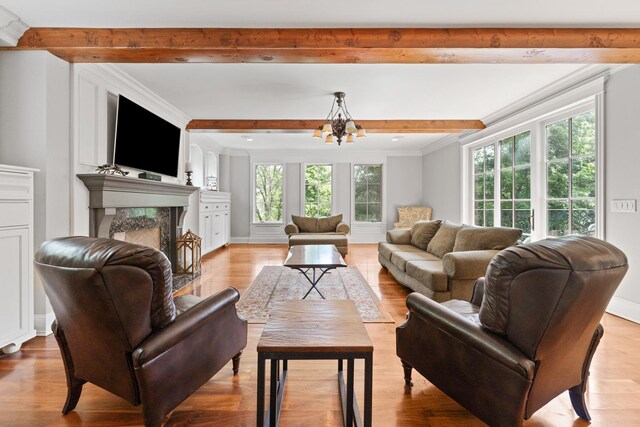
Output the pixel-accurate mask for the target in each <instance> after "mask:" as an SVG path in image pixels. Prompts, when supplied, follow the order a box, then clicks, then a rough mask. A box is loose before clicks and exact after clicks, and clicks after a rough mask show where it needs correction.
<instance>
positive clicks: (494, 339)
mask: <svg viewBox="0 0 640 427" xmlns="http://www.w3.org/2000/svg"><path fill="white" fill-rule="evenodd" d="M407 307H408V308H409V310H410V316H409V318H408V319H407V321H406V322H405V324H408V323H410V322H412V319H411V317H412V316H417V317H418V318H419V319H420V320H422V321H424V322H426V323H429V324H430V325H431V326H432V327H436V328H438V329H440V330H441V331H444V332H445V333H446V334H448V335H449V336H451V337H453V338H454V339H456V340H458V341H460V342H462V343H464V344H465V345H467V346H469V347H471V348H473V349H475V350H477V351H478V352H479V353H481V354H483V355H484V356H486V357H489V358H490V359H492V360H495V361H496V362H498V363H500V364H501V365H503V366H506V367H508V368H509V369H511V370H513V371H515V372H519V373H520V374H521V375H522V376H523V377H524V378H527V379H529V380H531V379H532V378H533V374H534V371H535V363H534V362H533V361H531V360H529V359H528V358H527V357H526V356H525V355H524V354H523V353H522V352H521V351H520V350H518V349H517V348H516V347H515V346H514V345H513V344H511V343H510V342H509V341H507V340H506V339H504V338H502V337H501V336H499V335H498V334H495V333H493V332H491V331H489V330H488V329H485V328H483V327H482V326H480V325H477V324H475V323H473V322H470V321H468V320H467V319H465V318H464V317H462V316H460V315H459V314H458V313H456V312H454V311H452V310H449V309H448V308H446V307H445V306H443V305H441V304H439V303H437V302H435V301H433V300H430V299H429V298H427V297H425V296H424V295H422V294H419V293H417V292H413V293H411V294H410V295H409V296H408V297H407ZM403 326H404V325H402V326H400V328H402V327H403Z"/></svg>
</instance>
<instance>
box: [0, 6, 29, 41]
mask: <svg viewBox="0 0 640 427" xmlns="http://www.w3.org/2000/svg"><path fill="white" fill-rule="evenodd" d="M28 29H29V26H28V25H27V24H25V23H24V22H22V20H21V19H20V17H19V16H17V15H15V14H13V13H11V12H10V11H8V10H7V9H5V8H4V7H2V6H0V46H11V47H15V46H17V45H18V40H20V37H22V35H23V34H24V32H25V31H27V30H28Z"/></svg>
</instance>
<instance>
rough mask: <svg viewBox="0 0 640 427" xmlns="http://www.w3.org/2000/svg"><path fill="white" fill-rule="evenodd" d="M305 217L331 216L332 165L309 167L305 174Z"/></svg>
mask: <svg viewBox="0 0 640 427" xmlns="http://www.w3.org/2000/svg"><path fill="white" fill-rule="evenodd" d="M304 215H305V216H310V217H319V216H329V215H331V165H307V166H306V168H305V172H304Z"/></svg>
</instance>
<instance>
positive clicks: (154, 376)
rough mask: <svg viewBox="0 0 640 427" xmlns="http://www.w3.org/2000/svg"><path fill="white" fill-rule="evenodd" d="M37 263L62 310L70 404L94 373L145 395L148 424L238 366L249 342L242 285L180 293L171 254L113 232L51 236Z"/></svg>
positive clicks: (116, 387) (58, 333)
mask: <svg viewBox="0 0 640 427" xmlns="http://www.w3.org/2000/svg"><path fill="white" fill-rule="evenodd" d="M35 265H36V269H37V271H38V273H39V275H40V278H41V280H42V284H43V286H44V290H45V292H46V294H47V296H48V297H49V300H50V301H51V305H52V307H53V311H54V313H55V315H56V321H55V322H54V323H53V331H54V334H55V337H56V340H57V341H58V345H59V347H60V352H61V353H62V359H63V362H64V367H65V371H66V375H67V387H68V394H67V401H66V403H65V404H64V407H63V409H62V412H63V413H64V414H66V413H68V412H69V411H71V410H73V409H74V408H75V406H76V404H77V403H78V399H79V398H80V393H81V392H82V385H83V384H84V383H85V382H87V381H88V382H91V383H93V384H95V385H97V386H99V387H101V388H103V389H105V390H108V391H110V392H111V393H113V394H115V395H117V396H120V397H122V398H123V399H126V400H128V401H129V402H131V403H132V404H133V405H138V404H140V403H142V405H143V414H144V422H145V425H147V426H156V425H160V423H161V421H162V419H163V417H164V416H165V415H166V414H167V413H168V412H169V411H171V410H172V409H173V408H175V407H176V406H177V405H179V404H180V403H181V402H182V401H183V400H184V399H186V398H187V397H188V396H189V395H191V393H193V392H194V391H196V390H197V389H198V388H199V387H200V386H202V385H203V384H204V383H206V382H207V381H208V380H209V379H210V378H211V377H212V376H213V375H214V374H215V373H216V372H218V371H219V370H220V369H221V368H222V367H223V366H224V365H226V364H227V363H228V362H229V360H231V359H233V372H234V374H237V372H238V367H239V363H240V355H241V353H242V350H243V349H244V348H245V347H246V345H247V322H246V320H244V319H241V318H239V317H238V315H237V314H236V309H235V303H236V302H237V301H238V298H239V294H238V291H237V290H235V289H233V288H229V289H226V290H224V291H222V292H220V293H218V294H216V295H212V296H210V297H209V298H207V299H204V300H200V298H197V297H194V296H192V295H190V296H186V297H177V298H176V299H175V302H174V299H173V297H172V288H171V283H172V276H171V264H170V263H169V260H168V259H167V257H166V256H165V255H164V254H162V253H161V252H159V251H156V250H154V249H151V248H146V247H143V246H138V245H133V244H129V243H125V242H121V241H117V240H110V239H96V238H89V237H66V238H61V239H55V240H51V241H49V242H45V243H44V244H43V245H42V246H41V247H40V249H39V250H38V252H37V253H36V256H35Z"/></svg>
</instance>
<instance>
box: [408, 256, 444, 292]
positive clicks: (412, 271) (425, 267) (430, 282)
mask: <svg viewBox="0 0 640 427" xmlns="http://www.w3.org/2000/svg"><path fill="white" fill-rule="evenodd" d="M428 255H430V254H428ZM432 256H434V255H432ZM434 257H435V256H434ZM406 271H407V274H408V275H409V276H411V277H413V278H414V279H416V280H419V281H420V282H422V284H424V285H425V286H426V287H428V288H429V289H433V290H434V291H436V292H444V291H446V290H447V289H448V286H449V285H448V283H449V282H448V278H447V275H446V274H444V271H442V261H440V260H438V261H435V260H433V261H408V262H407V264H406Z"/></svg>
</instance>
